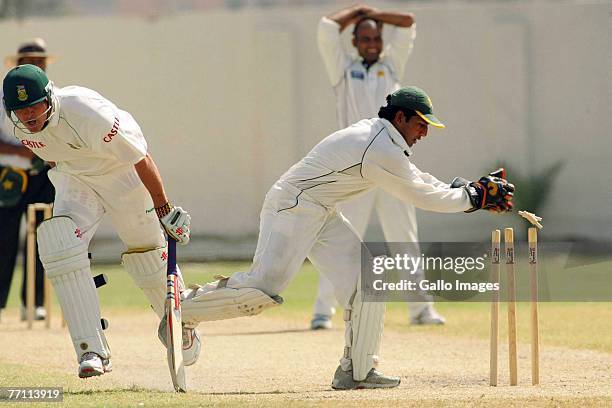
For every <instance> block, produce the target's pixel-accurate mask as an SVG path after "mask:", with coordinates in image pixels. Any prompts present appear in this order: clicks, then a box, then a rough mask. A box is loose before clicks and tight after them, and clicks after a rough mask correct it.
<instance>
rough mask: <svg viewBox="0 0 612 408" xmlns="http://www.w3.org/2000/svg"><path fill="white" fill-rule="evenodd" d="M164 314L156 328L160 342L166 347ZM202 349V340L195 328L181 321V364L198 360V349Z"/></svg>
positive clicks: (191, 363) (165, 320)
mask: <svg viewBox="0 0 612 408" xmlns="http://www.w3.org/2000/svg"><path fill="white" fill-rule="evenodd" d="M166 322H167V319H166V316H164V317H163V318H162V319H161V321H160V322H159V327H158V329H157V337H158V338H159V341H161V342H162V344H163V345H164V347H168V346H167V344H168V342H167V340H166ZM201 349H202V341H201V340H200V333H199V332H198V329H196V328H189V327H186V326H185V324H184V323H183V364H184V365H185V366H190V365H193V364H195V363H196V361H198V357H199V356H200V350H201Z"/></svg>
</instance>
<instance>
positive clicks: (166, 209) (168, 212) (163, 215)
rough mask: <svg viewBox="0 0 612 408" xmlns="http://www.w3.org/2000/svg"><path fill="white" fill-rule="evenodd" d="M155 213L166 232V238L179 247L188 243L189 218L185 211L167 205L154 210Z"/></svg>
mask: <svg viewBox="0 0 612 408" xmlns="http://www.w3.org/2000/svg"><path fill="white" fill-rule="evenodd" d="M155 211H156V212H157V216H158V217H159V222H160V223H161V225H162V227H164V229H165V230H166V233H167V234H168V236H170V237H172V238H174V240H175V241H176V242H177V243H179V244H181V245H185V244H187V243H188V242H189V238H190V233H191V231H190V229H189V227H190V225H191V216H190V215H189V214H188V213H187V211H185V210H183V209H182V208H181V207H174V206H171V205H170V204H168V203H167V204H166V205H164V206H163V207H160V208H156V209H155Z"/></svg>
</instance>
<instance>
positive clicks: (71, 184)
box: [3, 65, 200, 378]
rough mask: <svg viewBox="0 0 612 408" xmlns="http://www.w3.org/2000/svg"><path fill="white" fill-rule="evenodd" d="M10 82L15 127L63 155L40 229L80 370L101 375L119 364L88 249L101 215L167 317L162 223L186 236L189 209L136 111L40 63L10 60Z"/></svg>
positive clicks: (194, 338) (43, 154) (45, 154)
mask: <svg viewBox="0 0 612 408" xmlns="http://www.w3.org/2000/svg"><path fill="white" fill-rule="evenodd" d="M3 90H4V97H3V102H4V108H5V110H6V113H7V115H8V117H9V118H10V119H11V122H12V123H13V126H14V134H15V136H16V137H17V138H18V139H19V140H20V141H21V143H22V144H23V145H24V146H26V147H28V148H29V149H30V150H32V152H33V153H34V154H36V155H37V156H39V157H40V158H42V159H43V160H46V161H49V162H54V163H55V164H56V166H55V167H54V168H53V169H51V170H50V171H49V173H48V175H49V179H50V180H51V182H52V183H53V185H54V186H55V191H56V196H55V205H54V207H53V218H51V219H49V220H46V221H44V222H43V223H42V224H41V225H40V227H38V231H37V234H38V246H39V251H40V259H41V261H42V263H43V266H44V268H45V272H46V274H47V277H48V278H49V280H50V281H51V284H52V285H53V287H54V289H55V293H56V294H57V298H58V300H59V303H60V306H61V308H62V312H63V313H64V318H65V320H66V323H67V325H68V328H69V331H70V337H71V338H72V342H73V345H74V349H75V352H76V357H77V362H78V364H79V369H78V374H79V377H82V378H85V377H92V376H97V375H102V374H104V373H105V372H108V371H110V370H111V368H112V366H111V362H110V357H111V352H110V348H109V346H108V344H107V341H106V338H105V336H104V333H103V331H102V326H101V322H100V306H99V301H98V295H97V293H96V289H95V285H94V282H93V279H92V276H91V273H90V262H89V259H88V255H87V250H88V246H89V242H90V240H91V238H92V237H93V235H94V233H95V231H96V229H97V227H98V226H99V224H100V222H101V221H102V217H103V216H104V215H105V214H108V216H109V217H110V220H111V222H112V224H113V226H114V228H115V230H116V231H117V234H118V235H119V238H120V239H121V240H122V241H123V243H124V244H125V246H126V249H127V250H126V252H125V253H124V254H123V255H122V261H123V265H124V267H125V269H126V270H127V272H128V273H129V274H130V276H131V277H132V278H133V279H134V281H135V283H136V285H137V286H138V287H139V288H141V289H142V290H143V292H144V293H145V295H146V297H147V298H148V300H149V302H150V303H151V306H152V307H153V310H154V311H155V313H156V314H157V315H158V317H159V318H160V319H161V318H162V317H163V316H164V299H165V297H166V260H167V254H166V240H165V237H164V234H163V233H162V228H160V223H161V226H162V227H163V229H164V230H165V231H166V232H167V234H168V235H169V236H170V237H172V238H174V239H175V240H177V241H178V243H180V244H186V243H188V242H189V236H190V230H189V225H190V216H189V215H188V214H187V212H186V211H184V210H183V209H182V208H180V207H175V206H173V205H171V204H170V203H169V201H168V197H167V196H166V193H165V191H164V185H163V183H162V180H161V177H160V175H159V172H158V170H157V167H156V165H155V162H154V161H153V158H152V157H151V155H150V154H148V153H147V142H146V140H145V138H144V136H143V134H142V131H141V129H140V127H139V126H138V124H137V123H136V121H135V120H134V118H133V117H132V115H130V114H129V113H128V112H126V111H123V110H121V109H119V108H118V107H117V106H115V105H114V104H113V103H112V102H110V101H109V100H107V99H105V98H104V97H103V96H101V95H100V94H99V93H97V92H95V91H93V90H90V89H87V88H84V87H79V86H68V87H65V88H61V89H60V88H56V87H54V86H53V82H51V81H50V80H49V79H48V78H47V75H46V74H45V73H44V72H43V71H42V70H41V69H40V68H38V67H36V66H34V65H19V66H17V67H15V68H13V69H12V70H10V71H9V72H8V73H7V74H6V77H5V78H4V82H3ZM153 208H154V211H153ZM179 276H180V274H179ZM181 284H182V282H181ZM199 351H200V338H199V334H198V333H197V332H196V331H195V330H194V329H192V328H184V330H183V355H184V360H185V365H190V364H193V363H195V361H196V359H197V358H198V354H199Z"/></svg>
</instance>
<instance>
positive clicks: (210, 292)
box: [182, 87, 514, 389]
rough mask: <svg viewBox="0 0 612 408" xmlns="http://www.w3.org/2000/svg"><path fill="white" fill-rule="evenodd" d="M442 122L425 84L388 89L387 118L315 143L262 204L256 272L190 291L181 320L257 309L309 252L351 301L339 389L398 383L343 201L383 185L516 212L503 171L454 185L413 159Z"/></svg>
mask: <svg viewBox="0 0 612 408" xmlns="http://www.w3.org/2000/svg"><path fill="white" fill-rule="evenodd" d="M430 124H431V125H433V126H439V127H440V126H441V125H442V124H441V122H440V121H439V120H438V119H437V118H436V117H435V116H434V115H433V112H432V105H431V100H430V99H429V97H428V96H427V95H426V94H425V92H423V91H422V90H421V89H419V88H416V87H408V88H402V89H399V90H398V91H396V92H394V93H392V94H390V95H388V96H387V106H384V107H382V108H381V109H380V111H379V118H376V119H366V120H362V121H360V122H358V123H356V124H354V125H352V126H350V127H348V128H345V129H343V130H340V131H337V132H335V133H333V134H332V135H330V136H328V137H327V138H325V139H324V140H323V141H321V142H320V143H319V144H318V145H316V146H315V147H314V149H312V150H311V151H310V153H308V155H306V157H304V158H303V159H302V160H301V161H300V162H298V163H297V164H295V165H294V166H293V167H291V168H290V169H289V170H288V171H287V172H286V173H285V174H284V175H283V176H281V178H280V179H279V180H278V181H277V182H276V183H275V184H274V185H273V186H272V188H271V189H270V191H268V194H267V195H266V198H265V201H264V204H263V209H262V211H261V221H260V231H259V240H258V242H257V250H256V252H255V257H254V259H253V264H252V266H251V268H250V270H249V271H247V272H238V273H235V274H233V275H232V276H231V277H230V278H223V279H220V280H218V281H215V282H212V283H208V284H206V285H204V286H201V287H195V288H192V289H187V290H186V291H185V292H184V295H185V299H184V300H183V302H182V307H183V322H184V323H186V324H187V325H188V326H190V327H195V326H196V325H197V324H198V323H199V322H201V321H206V320H218V319H228V318H232V317H239V316H245V315H255V314H258V313H260V312H261V311H262V310H263V309H265V308H267V307H270V306H274V305H277V304H279V303H281V301H282V299H280V298H279V297H278V295H279V294H280V293H282V291H283V290H284V289H285V288H286V287H287V285H288V284H289V282H290V281H291V279H292V278H293V277H294V276H295V274H296V273H297V272H298V271H299V269H300V267H301V265H302V263H303V262H304V259H305V258H309V259H310V261H311V262H312V264H313V265H314V266H315V268H317V269H318V271H319V272H320V273H322V274H324V275H325V276H326V277H327V278H328V279H329V280H330V281H331V282H332V284H333V286H334V290H335V295H336V298H337V299H338V300H339V301H340V302H341V305H342V306H343V307H344V308H345V314H344V319H345V323H346V335H345V339H346V345H345V348H344V353H343V355H342V358H341V360H340V366H339V367H338V369H337V370H336V373H335V375H334V378H333V381H332V387H333V388H335V389H354V388H391V387H396V386H397V385H399V383H400V379H399V378H398V377H390V376H385V375H382V374H381V373H379V372H378V371H376V370H375V369H374V361H375V359H376V356H377V354H378V349H379V344H380V338H381V335H382V328H383V316H384V310H385V304H384V303H383V302H365V301H363V299H362V294H361V292H360V290H358V288H359V287H360V286H359V277H360V271H361V247H362V246H361V240H360V239H359V237H358V236H357V235H356V233H355V232H354V231H353V230H352V229H351V227H350V224H348V223H347V222H346V221H345V220H344V219H343V218H342V217H341V216H340V215H339V214H338V213H337V212H336V210H335V208H336V204H338V203H340V202H342V201H345V200H349V199H351V198H353V197H355V196H357V195H359V194H362V193H365V192H367V191H369V190H371V189H373V188H376V187H380V188H383V189H384V190H386V191H388V192H389V193H391V194H393V195H394V196H396V197H398V198H399V199H401V200H404V201H407V202H410V203H413V204H414V205H415V206H417V207H419V208H422V209H425V210H429V211H437V212H445V213H457V212H471V211H475V210H478V209H486V210H490V211H495V212H504V211H510V210H511V208H512V194H513V191H514V187H513V186H512V185H511V184H509V183H508V182H507V181H506V180H505V179H503V178H501V177H499V176H501V173H499V174H497V175H492V174H490V175H487V176H484V177H482V178H480V179H479V180H478V181H474V182H469V181H467V180H465V179H461V178H456V179H455V180H454V181H453V182H452V183H451V184H448V183H445V182H442V181H440V180H438V179H436V178H435V177H434V176H432V175H430V174H428V173H424V172H422V171H421V170H419V169H418V168H417V167H416V166H415V165H414V164H412V163H411V161H410V158H411V157H412V150H411V147H412V146H413V145H414V144H415V143H416V142H417V141H418V140H419V139H421V138H423V137H425V136H426V135H427V130H428V125H430Z"/></svg>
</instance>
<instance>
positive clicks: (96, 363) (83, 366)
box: [79, 351, 113, 378]
mask: <svg viewBox="0 0 612 408" xmlns="http://www.w3.org/2000/svg"><path fill="white" fill-rule="evenodd" d="M112 370H113V365H112V364H111V362H110V360H109V359H102V358H101V357H100V356H99V355H97V354H96V353H94V352H91V351H90V352H89V353H85V354H83V355H82V356H81V362H80V363H79V377H81V378H88V377H95V376H98V375H102V374H104V373H108V372H110V371H112Z"/></svg>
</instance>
